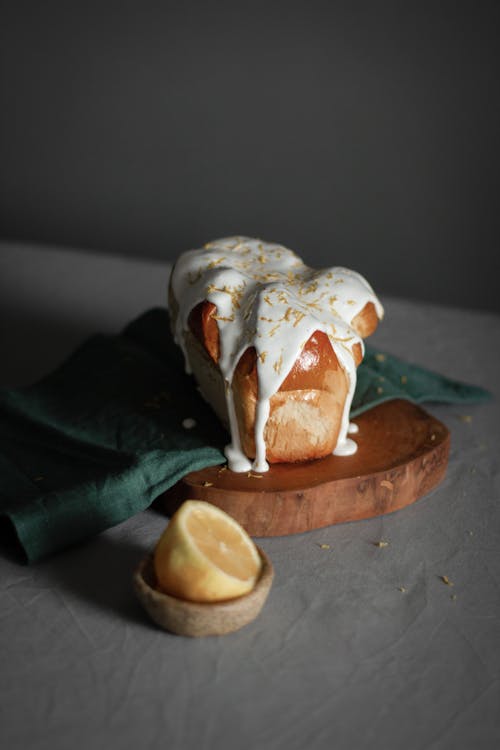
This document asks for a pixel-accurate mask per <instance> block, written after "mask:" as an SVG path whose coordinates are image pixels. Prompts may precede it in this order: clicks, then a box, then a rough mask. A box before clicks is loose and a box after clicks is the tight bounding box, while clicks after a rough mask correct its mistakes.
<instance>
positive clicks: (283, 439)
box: [171, 294, 378, 463]
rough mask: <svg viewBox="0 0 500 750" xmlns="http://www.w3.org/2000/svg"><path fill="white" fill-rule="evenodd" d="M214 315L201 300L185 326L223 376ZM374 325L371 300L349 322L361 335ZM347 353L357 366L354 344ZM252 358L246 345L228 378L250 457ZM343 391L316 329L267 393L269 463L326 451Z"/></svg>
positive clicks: (344, 381) (343, 379) (333, 439)
mask: <svg viewBox="0 0 500 750" xmlns="http://www.w3.org/2000/svg"><path fill="white" fill-rule="evenodd" d="M171 297H173V295H172V294H171ZM172 302H175V301H174V300H172V299H171V306H172ZM216 314H217V308H216V306H215V305H214V304H213V303H211V302H208V301H207V300H205V301H203V302H200V303H199V304H198V305H196V306H195V307H194V308H193V310H192V311H191V313H190V315H189V319H188V325H189V329H190V331H191V333H192V335H193V337H194V338H195V339H196V340H197V341H199V342H200V344H201V345H202V349H203V351H204V352H205V354H206V355H207V356H206V363H205V365H204V368H205V370H206V369H207V368H208V370H209V371H211V370H212V369H213V371H214V372H213V375H212V377H214V376H215V375H216V376H217V377H222V376H221V375H220V372H219V370H218V367H217V363H218V360H219V357H220V344H219V329H218V326H217V320H216V318H215V317H214V316H216ZM377 324H378V317H377V313H376V310H375V306H374V305H373V303H371V302H369V303H367V304H366V305H365V307H364V308H363V310H361V312H360V313H358V315H357V316H356V317H355V318H354V319H353V321H352V323H351V325H352V327H353V328H354V330H355V331H356V333H358V335H360V336H362V337H365V336H369V335H370V334H371V333H373V331H374V330H375V328H376V327H377ZM188 342H189V339H188ZM352 354H353V357H354V360H355V362H356V365H359V363H360V362H361V360H362V356H363V355H362V348H361V345H360V344H359V343H355V344H354V346H353V348H352ZM256 362H257V357H256V352H255V349H254V348H253V347H250V348H248V349H247V350H246V351H245V352H244V353H243V355H242V356H241V358H240V360H239V362H238V364H237V366H236V369H235V372H234V377H233V383H232V387H233V394H234V403H235V410H236V417H237V421H238V426H239V432H240V440H241V444H242V449H243V451H244V453H245V454H246V455H247V456H248V457H249V458H254V457H255V439H254V427H255V412H256V405H257V399H258V376H257V364H256ZM348 390H349V382H348V378H347V375H346V373H345V372H344V370H343V368H342V367H341V365H340V363H339V361H338V359H337V356H336V354H335V352H334V350H333V348H332V345H331V343H330V340H329V338H328V336H327V335H326V334H325V333H323V332H322V331H315V332H314V333H313V334H312V335H311V337H310V338H309V340H308V341H307V342H306V344H305V346H304V347H303V349H302V351H301V353H300V355H299V357H298V358H297V360H296V362H295V364H294V365H293V367H292V369H291V370H290V372H289V373H288V375H287V376H286V378H285V380H284V381H283V383H282V384H281V387H280V388H279V390H278V392H277V393H275V394H274V395H273V396H272V397H271V400H270V413H269V418H268V420H267V423H266V427H265V430H264V440H265V442H266V458H267V460H268V461H269V462H270V463H279V462H290V461H307V460H310V459H316V458H321V457H323V456H326V455H328V454H330V453H331V452H332V451H333V450H334V449H335V446H336V444H337V439H338V434H339V430H340V425H341V419H342V414H343V408H344V403H345V399H346V397H347V393H348ZM219 411H220V410H219Z"/></svg>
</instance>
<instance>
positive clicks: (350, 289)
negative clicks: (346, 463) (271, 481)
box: [172, 237, 383, 472]
mask: <svg viewBox="0 0 500 750" xmlns="http://www.w3.org/2000/svg"><path fill="white" fill-rule="evenodd" d="M172 289H173V293H174V296H175V299H176V301H177V302H178V304H179V314H178V315H177V318H176V322H175V331H174V335H175V339H176V342H177V343H178V344H179V346H181V348H182V350H183V352H184V358H185V362H186V370H187V371H188V372H190V371H191V365H190V362H189V357H188V353H187V350H186V346H185V340H184V337H185V335H186V333H187V332H188V318H189V314H190V312H191V310H192V309H193V308H194V307H195V306H196V305H197V304H199V303H200V302H202V301H203V300H208V301H209V302H212V303H213V304H214V305H215V306H216V308H217V313H216V315H215V316H214V317H215V319H216V322H217V326H218V329H219V343H220V357H219V362H218V366H219V368H220V371H221V373H222V376H223V378H224V381H225V384H226V389H225V397H226V406H227V415H228V420H229V427H230V431H231V443H230V445H228V446H227V447H226V451H225V453H226V458H227V459H228V464H229V468H230V469H231V470H233V471H237V472H243V471H248V470H249V469H250V468H253V469H254V470H255V471H258V472H264V471H267V469H268V468H269V467H268V464H267V461H266V446H265V441H264V432H265V427H266V422H267V419H268V417H269V411H270V399H271V397H272V396H273V395H274V394H275V393H276V392H277V391H278V390H279V388H280V386H281V384H282V383H283V381H284V380H285V378H286V376H287V375H288V373H289V372H290V370H291V368H292V366H293V364H294V363H295V361H296V359H297V357H298V356H299V354H300V352H301V351H302V349H303V347H304V345H305V343H306V342H307V341H308V339H309V338H310V336H311V335H312V334H313V333H314V332H315V331H323V332H324V333H325V334H326V335H327V336H328V338H329V340H330V342H331V345H332V348H333V350H334V352H335V354H336V356H337V359H338V361H339V364H340V365H341V367H342V368H343V370H344V372H345V374H346V376H347V379H348V383H349V390H348V394H347V398H346V401H345V405H344V410H343V414H342V421H341V427H340V431H339V436H338V440H337V445H336V447H335V450H334V453H335V454H336V455H350V454H352V453H354V452H355V451H356V448H357V446H356V443H355V442H354V441H353V440H351V439H350V438H348V437H347V434H348V432H350V429H349V411H350V407H351V401H352V397H353V395H354V389H355V386H356V364H355V361H354V357H353V351H352V350H353V347H354V345H355V344H360V345H361V347H362V349H363V350H364V346H363V342H362V339H361V338H360V337H359V336H358V334H357V333H356V332H355V331H354V329H353V328H351V326H350V323H351V321H352V320H353V319H354V318H355V317H356V315H357V314H358V313H359V312H361V310H362V309H363V308H364V306H365V305H366V304H367V303H368V302H372V303H373V304H374V306H375V309H376V311H377V315H378V317H379V318H382V317H383V308H382V306H381V304H380V302H379V301H378V299H377V297H376V296H375V294H374V292H373V290H372V288H371V286H370V285H369V284H368V283H367V282H366V281H365V279H364V278H363V277H362V276H360V275H359V274H358V273H356V272H355V271H351V270H349V269H346V268H341V267H334V268H327V269H323V270H321V271H317V270H314V269H311V268H309V267H308V266H306V265H305V264H304V263H303V262H302V260H301V259H300V258H299V257H298V256H297V255H296V254H295V253H293V252H292V251H291V250H288V249H287V248H285V247H283V246H282V245H278V244H275V243H268V242H261V241H260V240H257V239H252V238H248V237H228V238H225V239H221V240H216V241H214V242H210V243H208V244H207V245H205V247H204V248H202V249H201V250H190V251H188V252H186V253H184V254H183V255H181V257H180V258H179V260H178V261H177V263H176V265H175V267H174V270H173V273H172ZM252 346H253V347H255V350H256V354H257V376H258V384H259V387H258V401H257V407H256V415H255V446H256V457H255V460H254V462H253V463H251V462H250V461H249V460H248V458H247V457H246V456H245V455H244V453H243V451H242V448H241V441H240V436H239V431H238V423H237V419H236V413H235V407H234V399H233V391H232V387H231V383H232V379H233V374H234V370H235V368H236V365H237V364H238V362H239V360H240V357H241V355H242V354H243V353H244V352H245V351H246V350H247V349H248V348H249V347H252Z"/></svg>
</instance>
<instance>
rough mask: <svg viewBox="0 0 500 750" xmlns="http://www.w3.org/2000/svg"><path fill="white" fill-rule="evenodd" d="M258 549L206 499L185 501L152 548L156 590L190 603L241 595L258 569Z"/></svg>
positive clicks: (235, 523) (254, 578)
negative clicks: (153, 548)
mask: <svg viewBox="0 0 500 750" xmlns="http://www.w3.org/2000/svg"><path fill="white" fill-rule="evenodd" d="M261 566H262V562H261V558H260V556H259V553H258V551H257V548H256V546H255V544H254V543H253V541H252V540H251V538H250V537H249V536H248V534H247V532H246V531H245V530H244V529H243V528H242V527H241V526H240V524H239V523H238V522H237V521H235V520H234V518H231V516H229V515H228V514H227V513H225V512H224V511H223V510H221V509H220V508H217V507H216V506H215V505H211V504H210V503H207V502H205V501H204V500H186V502H184V503H183V504H182V505H181V506H180V508H179V509H178V510H177V511H176V512H175V513H174V515H173V516H172V518H171V519H170V522H169V524H168V526H167V528H166V529H165V531H164V532H163V534H162V535H161V537H160V539H159V540H158V543H157V545H156V549H155V552H154V567H155V573H156V579H157V583H158V588H159V589H161V590H162V591H164V592H165V593H166V594H170V595H171V596H175V597H178V598H179V599H186V600H188V601H193V602H216V601H224V600H226V599H233V598H235V597H238V596H243V595H244V594H247V593H248V592H249V591H251V590H252V589H253V587H254V586H255V583H256V581H257V579H258V577H259V574H260V571H261Z"/></svg>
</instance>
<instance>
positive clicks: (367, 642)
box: [0, 243, 500, 750]
mask: <svg viewBox="0 0 500 750" xmlns="http://www.w3.org/2000/svg"><path fill="white" fill-rule="evenodd" d="M360 270H362V269H360ZM167 275H168V268H167V267H164V266H161V265H158V264H154V263H140V262H131V261H121V260H119V259H113V258H100V257H97V256H92V255H82V254H73V253H60V252H56V251H52V250H50V249H47V248H36V247H33V248H29V247H19V246H17V247H16V246H11V245H7V244H5V243H4V244H3V245H1V244H0V306H1V308H2V312H1V318H0V319H1V320H2V344H1V352H2V361H1V364H0V375H1V378H2V382H3V383H4V384H15V383H22V382H24V383H27V382H30V381H31V380H33V379H34V378H35V377H39V376H40V375H42V374H43V373H44V372H46V371H48V370H49V369H51V368H52V367H53V366H54V365H55V364H57V362H58V361H59V360H60V359H62V358H63V357H64V356H65V355H66V354H67V353H68V352H69V351H70V350H71V348H72V347H73V346H75V345H76V344H77V343H78V342H79V341H80V340H81V339H82V337H83V336H85V335H86V334H88V333H90V332H92V331H94V330H118V329H119V328H120V327H121V326H122V325H123V324H124V323H125V322H126V321H127V320H129V319H130V318H131V317H133V316H134V315H136V314H137V313H138V312H140V311H141V310H142V309H146V308H148V307H151V306H153V305H155V304H162V301H163V299H164V293H165V292H164V290H165V284H166V278H167ZM383 302H384V304H385V306H386V320H385V321H384V323H383V324H382V326H381V327H380V329H379V331H378V332H377V334H376V335H375V336H374V337H373V338H372V343H374V344H375V345H377V346H380V348H381V349H387V350H388V351H391V352H393V353H394V354H396V355H398V356H401V357H404V358H406V359H408V360H412V361H415V362H418V363H420V364H422V365H425V366H427V367H430V368H433V369H436V370H440V371H442V372H443V373H445V374H448V375H450V376H452V377H456V378H459V379H461V380H465V381H469V382H473V383H477V384H478V385H482V386H484V387H486V388H488V389H490V390H491V391H493V393H494V394H495V401H494V402H493V403H491V404H487V405H482V406H474V407H467V408H466V409H464V408H458V407H444V406H440V407H432V406H430V407H429V410H430V411H432V413H433V414H435V415H436V416H437V417H438V418H439V419H441V420H442V421H443V422H445V424H447V425H448V427H449V428H450V430H451V435H452V450H451V456H450V464H449V469H448V474H447V477H446V479H445V481H444V482H443V483H442V485H441V486H440V487H439V488H438V489H436V490H435V491H434V492H432V494H430V495H429V496H427V497H425V498H423V499H421V500H420V501H418V502H417V503H415V504H414V505H412V506H410V507H409V508H407V509H405V510H402V511H399V512H398V513H394V514H392V515H389V516H385V517H383V518H378V519H373V520H368V521H358V522H356V523H350V524H344V525H339V526H332V527H329V528H326V529H323V530H317V531H313V532H309V533H307V534H301V535H297V536H292V537H281V538H268V539H260V540H258V541H259V544H260V545H261V546H262V547H263V548H264V549H265V551H266V552H267V553H268V555H269V556H270V557H271V559H272V561H273V563H274V566H275V571H276V577H275V583H274V585H273V588H272V591H271V594H270V597H269V599H268V601H267V603H266V605H265V608H264V610H263V612H262V613H261V615H260V617H259V618H258V619H257V620H256V621H255V622H254V623H252V624H251V625H249V626H247V627H246V628H245V629H243V630H241V631H239V632H237V633H234V634H232V635H228V636H224V637H221V638H208V639H200V640H190V639H185V638H181V637H176V636H173V635H169V634H167V633H164V632H162V631H160V630H158V629H157V628H155V627H154V626H153V625H152V624H151V623H150V622H149V621H148V619H147V617H146V615H145V614H144V613H143V611H142V610H141V608H140V606H139V604H138V603H137V602H136V601H135V599H134V595H133V593H132V589H131V573H132V570H133V568H134V566H135V565H136V564H137V562H138V560H139V559H140V558H141V556H143V555H144V554H145V552H146V551H148V550H149V549H150V548H151V547H152V545H153V544H154V541H155V540H156V538H157V537H158V535H159V534H160V532H161V531H162V529H163V527H164V526H165V523H166V519H165V518H163V517H162V516H161V515H159V514H157V513H155V512H154V511H147V512H145V513H141V514H139V515H138V516H136V517H134V518H132V519H131V520H129V521H127V522H126V523H123V524H121V525H120V526H119V527H116V528H115V529H112V530H110V531H108V532H106V533H104V534H101V535H100V536H99V537H97V538H95V539H93V540H90V541H89V542H87V543H85V544H82V545H81V546H79V547H75V548H73V549H71V550H69V551H67V552H65V553H62V554H59V555H57V556H56V557H54V558H52V559H50V560H48V561H46V562H44V563H41V564H38V565H35V566H32V567H28V566H25V565H23V564H21V563H20V562H19V559H18V558H17V557H16V553H15V550H11V549H10V548H9V547H8V546H6V545H5V544H4V545H2V546H1V547H0V597H1V608H0V623H1V624H0V628H1V637H2V649H1V652H0V675H1V680H0V712H1V714H0V746H2V747H5V748H9V750H15V749H17V748H23V749H25V750H30V749H31V748H37V750H38V749H40V750H42V749H45V748H47V750H49V748H50V750H66V748H69V747H71V748H72V749H73V750H79V749H80V748H82V749H84V748H93V749H94V750H96V749H97V748H124V749H125V748H134V750H136V749H137V748H164V747H168V748H171V749H173V748H180V749H184V748H191V747H193V748H194V747H196V748H242V749H245V748H273V749H274V748H276V749H279V748H286V749H287V750H293V749H295V748H296V749H297V750H299V749H300V750H302V748H311V749H313V748H335V749H336V750H344V748H345V749H346V750H351V749H354V750H357V749H358V748H359V749H363V748H383V749H384V750H392V748H394V749H395V750H396V749H397V750H399V749H400V748H403V747H404V748H405V749H406V750H413V749H415V750H422V749H423V748H429V749H430V748H433V749H434V748H449V749H450V750H452V749H453V750H456V749H457V748H471V747H474V748H494V747H497V746H498V744H499V743H500V721H499V706H500V689H499V675H500V593H499V592H500V510H499V503H500V482H499V477H500V462H499V458H498V456H499V446H498V442H499V441H498V438H499V436H500V435H499V433H500V431H499V423H500V405H499V398H498V397H499V391H500V389H499V381H500V358H499V355H498V345H499V342H500V318H499V317H498V316H494V315H490V314H487V313H479V312H471V311H465V310H459V309H450V308H445V307H437V306H431V305H428V304H423V303H416V302H408V301H403V300H398V299H390V298H389V299H387V298H385V299H383ZM20 331H22V332H23V334H24V337H25V341H26V347H25V348H24V349H22V350H20V349H19V348H18V347H15V346H14V342H15V341H16V339H17V338H18V336H19V332H20ZM380 540H385V541H388V542H389V544H388V545H387V546H386V547H378V546H376V545H375V544H374V542H377V541H380ZM7 541H8V540H7ZM321 545H329V548H325V547H322V546H321ZM442 576H447V577H448V579H449V581H450V582H451V583H452V584H453V585H447V584H446V583H444V582H443V580H442Z"/></svg>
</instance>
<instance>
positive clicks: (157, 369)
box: [0, 309, 490, 561]
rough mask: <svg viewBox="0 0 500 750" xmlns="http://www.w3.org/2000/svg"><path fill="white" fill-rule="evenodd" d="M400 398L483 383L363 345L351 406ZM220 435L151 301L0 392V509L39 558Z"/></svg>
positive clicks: (210, 453)
mask: <svg viewBox="0 0 500 750" xmlns="http://www.w3.org/2000/svg"><path fill="white" fill-rule="evenodd" d="M400 397H403V398H409V399H411V400H413V401H415V402H421V401H443V402H452V403H476V402H480V401H484V400H486V399H488V398H489V397H490V394H488V393H487V392H486V391H484V390H483V389H481V388H477V387H475V386H470V385H464V384H461V383H457V382H455V381H452V380H449V379H448V378H444V377H443V376H440V375H436V374H434V373H431V372H429V371H427V370H424V369H423V368H420V367H416V366H415V365H410V364H407V363H404V362H402V361H401V360H398V359H396V358H395V357H392V356H391V355H389V354H382V353H377V352H375V351H373V350H368V351H367V355H366V358H365V360H364V361H363V363H362V364H361V366H360V367H359V369H358V387H357V390H356V394H355V398H354V402H353V409H352V414H353V415H356V414H360V413H361V412H362V411H364V410H366V409H368V408H369V407H371V406H373V405H375V404H377V403H380V402H381V401H384V400H387V399H390V398H400ZM193 420H194V422H195V424H193ZM225 442H227V434H226V433H225V431H224V429H223V428H222V427H221V426H220V425H219V423H218V421H217V419H216V417H215V416H214V414H213V412H212V411H211V409H210V407H209V406H207V404H205V402H204V401H203V399H202V398H201V397H200V396H199V394H198V392H197V390H196V387H195V385H194V383H193V380H192V379H191V378H190V377H189V376H186V375H185V374H184V368H183V362H182V355H181V354H180V351H179V350H178V348H177V347H176V346H175V344H174V343H173V342H172V339H171V336H170V334H169V321H168V315H167V312H166V310H163V309H154V310H150V311H149V312H146V313H144V315H142V316H141V317H140V318H138V319H137V320H135V321H133V322H132V323H131V324H130V325H128V326H127V327H126V328H125V330H124V331H123V332H122V333H121V334H120V335H118V336H103V335H96V336H93V337H92V338H90V339H89V340H88V341H86V342H85V343H84V344H83V345H82V346H81V347H80V348H79V349H78V350H77V351H76V352H75V353H74V354H73V355H72V356H71V357H70V358H69V359H68V360H67V361H66V362H65V363H64V364H63V365H62V366H61V367H60V368H58V369H57V370H56V371H55V372H54V373H52V374H51V375H49V376H48V377H46V378H45V379H43V380H41V381H40V382H39V383H36V384H35V385H33V386H30V387H28V388H22V389H16V390H4V391H0V514H1V515H5V516H7V517H8V518H10V520H11V521H12V523H13V524H14V527H15V529H16V532H17V535H18V538H19V540H20V542H21V544H22V546H23V548H24V550H25V552H26V556H27V559H28V560H29V561H35V560H38V559H40V558H42V557H44V556H46V555H48V554H51V553H53V552H55V551H56V550H58V549H61V548H63V547H66V546H68V545H70V544H72V543H75V542H78V541H80V540H82V539H85V538H87V537H89V536H91V535H92V534H96V533H98V532H100V531H102V530H104V529H106V528H109V527H110V526H113V525H115V524H117V523H119V522H121V521H124V520H125V519H127V518H129V517H130V516H132V515H134V514H135V513H137V512H138V511H140V510H143V509H145V508H147V507H148V506H149V505H150V504H151V503H152V501H153V500H154V499H155V498H156V497H158V496H159V495H160V494H161V493H162V492H164V491H165V490H167V489H168V488H169V487H171V486H172V485H173V484H175V482H177V481H178V480H179V479H180V478H181V477H182V476H184V475H185V474H187V473H188V472H190V471H195V470H197V469H201V468H204V467H206V466H213V465H216V464H218V463H220V462H222V461H224V455H223V453H222V450H223V446H224V444H225Z"/></svg>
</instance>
